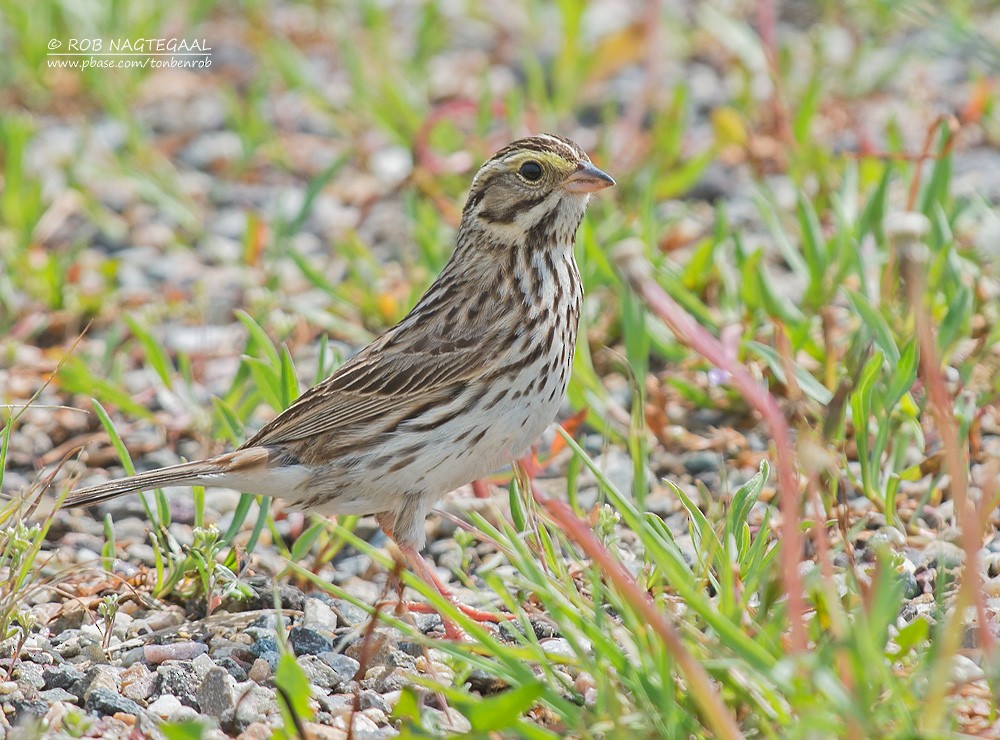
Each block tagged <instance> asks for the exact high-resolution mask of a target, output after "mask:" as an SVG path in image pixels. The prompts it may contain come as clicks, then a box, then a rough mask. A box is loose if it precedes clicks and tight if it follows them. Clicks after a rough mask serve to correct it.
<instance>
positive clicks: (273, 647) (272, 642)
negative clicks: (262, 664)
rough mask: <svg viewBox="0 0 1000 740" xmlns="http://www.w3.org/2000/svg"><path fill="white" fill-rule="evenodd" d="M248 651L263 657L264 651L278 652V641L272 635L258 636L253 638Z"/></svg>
mask: <svg viewBox="0 0 1000 740" xmlns="http://www.w3.org/2000/svg"><path fill="white" fill-rule="evenodd" d="M250 652H251V653H253V654H254V655H255V656H257V657H258V658H260V657H263V655H264V654H265V653H276V652H278V641H277V640H276V639H274V638H273V637H260V638H258V639H256V640H254V643H253V645H251V646H250Z"/></svg>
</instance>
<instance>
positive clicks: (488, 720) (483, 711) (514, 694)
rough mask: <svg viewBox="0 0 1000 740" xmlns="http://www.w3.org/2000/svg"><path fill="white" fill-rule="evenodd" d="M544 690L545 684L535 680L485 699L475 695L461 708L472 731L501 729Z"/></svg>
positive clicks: (509, 723)
mask: <svg viewBox="0 0 1000 740" xmlns="http://www.w3.org/2000/svg"><path fill="white" fill-rule="evenodd" d="M544 690H545V686H544V685H543V684H542V683H541V682H538V681H536V682H533V683H527V684H524V685H523V686H518V687H517V688H516V689H511V690H509V691H504V692H501V693H499V694H497V695H496V696H491V697H489V698H487V699H480V698H478V697H476V698H475V700H474V701H470V702H469V704H468V705H467V706H465V707H463V708H462V709H463V712H462V713H463V714H465V716H466V719H468V720H469V723H470V724H471V725H472V730H473V731H474V732H493V731H498V730H502V729H505V728H507V727H510V726H511V723H512V721H513V720H514V719H515V718H517V717H520V716H521V715H522V714H524V713H525V712H526V711H528V710H529V709H530V708H531V707H532V705H534V703H535V700H537V699H538V697H539V696H541V695H542V692H543V691H544ZM470 699H472V697H470Z"/></svg>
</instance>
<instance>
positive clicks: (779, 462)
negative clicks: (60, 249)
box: [614, 239, 806, 655]
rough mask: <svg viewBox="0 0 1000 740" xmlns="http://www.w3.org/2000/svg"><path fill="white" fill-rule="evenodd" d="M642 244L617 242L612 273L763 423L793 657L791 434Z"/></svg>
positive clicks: (801, 646)
mask: <svg viewBox="0 0 1000 740" xmlns="http://www.w3.org/2000/svg"><path fill="white" fill-rule="evenodd" d="M643 251H644V250H643V244H642V242H641V241H639V240H638V239H628V240H626V241H623V242H621V243H620V244H619V245H618V246H617V247H616V248H615V252H614V259H615V262H616V263H617V265H618V269H619V270H620V271H621V273H622V274H623V275H624V276H625V279H626V280H627V281H628V283H629V285H631V286H632V289H633V290H634V291H635V292H636V293H638V294H639V295H640V296H641V297H642V299H643V300H644V301H645V302H646V305H647V306H648V307H649V308H650V309H651V310H652V311H653V312H654V313H655V314H656V315H657V316H659V317H660V318H661V319H662V320H663V321H664V322H665V323H666V324H667V326H668V327H670V329H671V331H673V332H674V334H676V335H677V338H678V339H680V340H681V341H682V342H684V343H686V344H688V345H689V346H690V347H691V348H692V349H694V351H695V352H697V353H698V354H700V355H701V356H702V357H704V358H705V359H706V360H708V361H709V362H711V363H712V364H713V365H715V366H716V367H720V368H722V369H723V370H726V371H727V372H728V373H729V374H730V376H731V382H732V384H733V386H734V387H735V388H736V389H737V390H739V391H740V392H741V393H742V394H743V397H744V398H746V400H747V402H748V403H750V405H751V406H753V407H754V408H755V409H756V410H757V412H758V413H759V414H760V415H761V416H762V417H763V418H764V421H765V422H766V423H767V425H768V427H769V428H770V430H771V436H772V438H773V439H774V446H775V449H776V451H777V455H776V458H777V459H776V465H775V467H776V468H777V472H778V506H779V510H780V511H781V518H782V525H781V577H782V581H783V583H784V584H785V591H786V592H787V595H788V624H789V633H790V634H789V640H790V645H789V650H790V652H791V653H792V654H793V655H794V654H797V653H801V652H803V651H804V650H805V648H806V632H805V623H804V620H803V614H804V612H805V600H804V598H803V596H802V583H801V578H800V576H799V562H800V560H801V558H802V533H801V531H800V529H799V522H800V520H801V515H800V511H799V509H800V504H801V497H800V495H799V477H798V473H797V472H796V466H795V451H794V449H793V448H792V433H791V430H790V429H789V427H788V421H787V420H786V419H785V415H784V414H783V413H782V412H781V409H780V408H779V407H778V402H777V401H775V400H774V397H773V396H772V395H771V394H770V393H768V392H767V390H766V389H765V388H763V387H762V386H761V385H760V384H759V383H758V382H757V381H755V380H754V379H753V378H752V377H751V376H750V373H748V372H747V370H746V368H744V367H743V366H742V365H741V364H739V363H738V362H736V360H735V359H734V358H732V357H730V356H729V355H728V354H727V353H726V350H725V348H724V347H723V346H722V344H721V343H720V342H719V340H717V339H716V338H715V337H713V336H712V335H711V334H709V333H708V332H707V331H706V330H705V329H703V328H702V327H701V326H700V325H699V324H698V323H697V322H695V320H694V319H692V318H691V316H690V315H689V314H688V313H687V312H686V311H685V310H684V309H683V308H681V306H680V305H679V304H678V303H677V302H676V301H674V300H673V299H672V298H671V297H670V296H668V295H667V294H666V293H665V292H664V290H663V288H661V287H660V285H659V283H657V282H656V280H654V279H653V277H652V267H651V266H650V264H649V262H648V261H647V260H646V258H645V257H644V254H643Z"/></svg>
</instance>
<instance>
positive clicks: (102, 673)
mask: <svg viewBox="0 0 1000 740" xmlns="http://www.w3.org/2000/svg"><path fill="white" fill-rule="evenodd" d="M118 687H119V684H118V677H117V675H116V674H115V673H114V672H113V671H112V670H111V668H110V667H109V666H105V665H95V666H94V667H93V668H91V669H90V670H89V671H87V672H86V673H85V674H84V676H83V678H82V679H80V680H79V681H78V682H77V683H75V684H73V686H72V687H71V688H70V689H69V690H70V692H72V693H74V694H76V695H77V696H80V697H83V698H84V699H86V698H87V696H88V695H89V694H90V692H91V691H94V690H97V689H104V690H106V691H110V692H112V693H115V694H117V693H118Z"/></svg>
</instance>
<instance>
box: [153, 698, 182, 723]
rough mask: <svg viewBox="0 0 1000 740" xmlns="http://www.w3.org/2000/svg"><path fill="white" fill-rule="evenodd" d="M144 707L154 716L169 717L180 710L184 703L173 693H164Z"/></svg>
mask: <svg viewBox="0 0 1000 740" xmlns="http://www.w3.org/2000/svg"><path fill="white" fill-rule="evenodd" d="M146 709H147V711H148V712H149V713H150V714H152V715H154V716H156V717H163V718H164V719H170V718H172V717H175V716H176V715H177V714H178V713H179V712H181V711H182V710H183V709H184V705H183V704H181V700H180V699H178V698H177V697H176V696H174V695H173V694H164V695H163V696H161V697H160V698H159V699H157V700H156V701H154V702H153V703H151V704H150V705H149V706H148V707H147V708H146Z"/></svg>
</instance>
